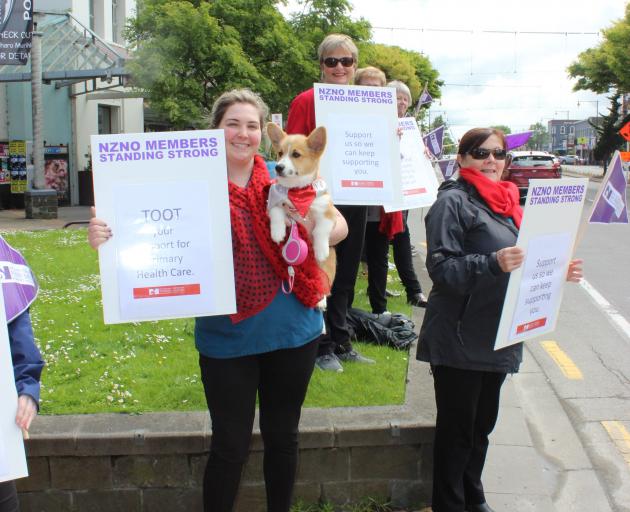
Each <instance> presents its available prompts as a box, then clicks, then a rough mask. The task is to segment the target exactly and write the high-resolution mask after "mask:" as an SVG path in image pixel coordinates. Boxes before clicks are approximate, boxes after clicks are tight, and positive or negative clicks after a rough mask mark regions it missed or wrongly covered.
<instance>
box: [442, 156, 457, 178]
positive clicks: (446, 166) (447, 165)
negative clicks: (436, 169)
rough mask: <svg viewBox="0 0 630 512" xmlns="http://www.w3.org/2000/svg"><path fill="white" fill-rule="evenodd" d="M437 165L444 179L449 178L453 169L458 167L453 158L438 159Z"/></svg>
mask: <svg viewBox="0 0 630 512" xmlns="http://www.w3.org/2000/svg"><path fill="white" fill-rule="evenodd" d="M438 165H439V166H440V171H442V175H443V176H444V179H445V180H449V179H451V177H452V176H453V174H455V171H456V170H457V169H459V165H457V160H456V159H455V158H453V159H451V160H438Z"/></svg>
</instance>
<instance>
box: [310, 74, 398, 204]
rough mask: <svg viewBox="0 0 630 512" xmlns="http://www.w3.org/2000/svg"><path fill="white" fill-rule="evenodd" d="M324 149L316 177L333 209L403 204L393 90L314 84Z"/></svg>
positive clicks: (389, 88) (316, 109)
mask: <svg viewBox="0 0 630 512" xmlns="http://www.w3.org/2000/svg"><path fill="white" fill-rule="evenodd" d="M314 94H315V118H316V120H317V126H325V127H326V131H327V135H328V137H327V146H326V151H325V153H324V156H323V157H322V161H321V162H320V173H321V175H322V177H323V178H324V179H325V181H326V183H327V184H328V187H329V189H330V191H331V195H332V198H333V201H334V202H335V204H347V205H385V204H399V203H402V199H403V198H402V181H401V176H400V149H399V141H398V136H397V127H398V116H397V110H396V89H394V88H393V87H370V86H351V85H334V84H315V85H314Z"/></svg>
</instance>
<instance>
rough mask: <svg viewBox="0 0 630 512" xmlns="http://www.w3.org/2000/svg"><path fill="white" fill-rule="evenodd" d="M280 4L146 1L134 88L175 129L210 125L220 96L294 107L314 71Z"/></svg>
mask: <svg viewBox="0 0 630 512" xmlns="http://www.w3.org/2000/svg"><path fill="white" fill-rule="evenodd" d="M276 4H277V0H215V1H212V2H209V1H203V0H197V1H192V0H142V1H141V2H139V4H138V16H137V17H136V18H135V19H132V20H131V21H130V24H129V26H128V29H127V32H126V35H127V37H128V39H129V40H130V43H131V49H132V50H133V55H134V59H133V60H132V62H131V63H130V71H131V73H132V75H133V84H134V85H135V86H136V87H138V88H141V89H144V90H146V91H147V92H148V100H149V102H150V104H151V106H152V107H153V108H154V109H155V110H157V111H158V112H161V113H162V114H164V115H165V116H166V117H167V118H168V120H169V121H170V122H171V123H172V124H173V125H174V126H175V127H177V128H187V127H198V126H203V125H204V117H205V116H206V115H207V113H208V112H209V110H210V108H211V107H212V103H213V102H214V100H215V99H216V97H217V96H218V95H220V94H221V93H222V92H224V91H226V90H229V89H232V88H236V87H249V88H251V89H253V90H256V91H257V92H259V93H261V95H262V96H263V98H264V99H265V100H266V101H267V103H268V104H269V106H270V107H271V108H272V109H274V110H275V109H279V108H280V107H283V106H285V105H287V104H288V102H289V100H290V98H291V97H292V96H293V94H294V92H295V89H296V88H299V87H301V86H302V80H300V79H299V78H298V77H304V76H312V75H313V73H314V72H315V69H316V66H315V65H314V64H313V63H312V61H311V60H310V59H309V57H308V54H307V46H305V45H304V44H303V43H302V42H301V41H300V39H299V38H298V37H297V36H296V35H295V34H294V33H293V31H292V30H291V27H290V26H289V24H288V22H286V20H284V18H283V17H282V15H281V14H280V13H279V11H278V10H277V7H276Z"/></svg>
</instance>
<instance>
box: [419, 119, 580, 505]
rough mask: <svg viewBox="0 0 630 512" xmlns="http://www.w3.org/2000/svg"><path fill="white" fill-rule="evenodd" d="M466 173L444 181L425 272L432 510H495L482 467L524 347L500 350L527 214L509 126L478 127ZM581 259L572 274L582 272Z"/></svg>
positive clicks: (430, 227)
mask: <svg viewBox="0 0 630 512" xmlns="http://www.w3.org/2000/svg"><path fill="white" fill-rule="evenodd" d="M457 153H458V154H457V161H458V162H459V165H460V167H461V169H460V172H459V179H457V180H456V181H455V180H448V181H446V182H444V183H443V184H442V185H441V186H440V188H439V192H438V197H437V200H436V201H435V203H434V204H433V206H431V209H430V210H429V213H428V214H427V216H426V231H427V251H428V252H427V260H426V261H427V269H428V271H429V275H430V277H431V279H432V280H433V288H432V289H431V293H430V294H429V300H428V304H427V310H426V313H425V316H424V321H423V323H422V327H421V329H420V341H419V346H418V354H417V358H418V359H419V360H421V361H427V362H429V363H430V364H431V369H432V372H433V381H434V387H435V401H436V406H437V420H436V427H435V441H434V453H433V499H432V509H433V511H434V512H464V511H466V512H492V509H491V508H490V506H489V505H488V504H487V503H486V497H485V495H484V490H483V485H482V484H481V473H482V471H483V467H484V463H485V460H486V452H487V450H488V435H489V434H490V433H491V432H492V430H493V429H494V426H495V423H496V420H497V415H498V411H499V395H500V390H501V385H502V384H503V381H504V380H505V377H506V375H507V374H508V373H515V372H518V370H519V366H520V363H521V361H522V355H523V344H522V343H518V344H516V345H512V346H509V347H506V348H503V349H500V350H497V351H495V350H494V340H495V338H496V334H497V330H498V327H499V320H500V317H501V311H502V309H503V301H504V299H505V294H506V290H507V285H508V280H509V277H510V272H512V271H513V270H515V269H517V268H518V267H520V266H521V264H522V263H523V260H524V253H523V250H522V249H520V248H519V247H516V246H515V243H516V240H517V237H518V230H519V226H520V223H521V218H522V216H523V211H522V209H521V207H520V205H519V194H518V189H517V188H516V186H515V185H514V184H513V183H510V182H505V181H501V174H502V172H503V168H504V163H505V157H506V143H505V137H504V135H503V132H501V131H499V130H496V129H493V128H474V129H472V130H469V131H468V132H466V133H465V134H464V136H463V137H462V139H461V141H460V143H459V149H458V152H457ZM581 265H582V260H573V261H571V263H570V265H569V271H568V274H567V280H568V281H573V282H578V281H579V280H580V279H581V278H582V267H581Z"/></svg>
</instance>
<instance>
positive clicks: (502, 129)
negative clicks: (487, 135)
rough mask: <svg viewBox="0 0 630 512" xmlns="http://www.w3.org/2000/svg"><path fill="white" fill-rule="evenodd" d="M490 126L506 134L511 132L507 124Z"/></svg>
mask: <svg viewBox="0 0 630 512" xmlns="http://www.w3.org/2000/svg"><path fill="white" fill-rule="evenodd" d="M490 128H494V129H495V130H501V131H502V132H503V133H505V134H506V135H508V134H510V133H512V130H511V129H510V127H509V126H505V125H504V124H497V125H495V126H491V127H490Z"/></svg>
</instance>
